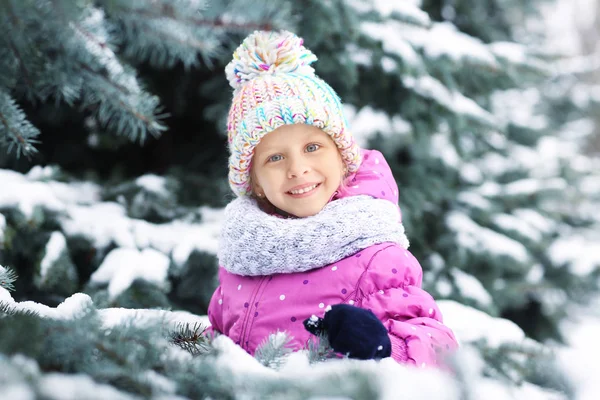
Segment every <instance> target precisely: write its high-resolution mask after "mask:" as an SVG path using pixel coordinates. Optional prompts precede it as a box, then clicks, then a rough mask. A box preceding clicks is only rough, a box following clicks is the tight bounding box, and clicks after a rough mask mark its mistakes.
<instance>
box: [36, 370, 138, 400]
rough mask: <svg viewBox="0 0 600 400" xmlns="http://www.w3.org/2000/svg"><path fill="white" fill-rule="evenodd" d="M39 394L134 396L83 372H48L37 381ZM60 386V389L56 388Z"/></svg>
mask: <svg viewBox="0 0 600 400" xmlns="http://www.w3.org/2000/svg"><path fill="white" fill-rule="evenodd" d="M38 388H39V391H40V395H41V396H42V397H43V398H45V399H48V400H80V399H83V398H88V399H89V398H90V397H88V396H90V394H91V393H93V394H94V395H93V396H94V398H95V399H111V400H132V399H134V398H135V397H134V396H131V395H129V394H126V393H124V392H121V391H119V390H117V389H115V388H114V387H113V386H110V385H106V384H102V383H98V382H95V381H94V380H93V379H92V378H91V377H89V376H87V375H84V374H75V375H73V374H62V373H57V372H54V373H48V374H46V375H44V376H43V377H41V379H40V382H39V386H38ZM57 388H60V390H57Z"/></svg>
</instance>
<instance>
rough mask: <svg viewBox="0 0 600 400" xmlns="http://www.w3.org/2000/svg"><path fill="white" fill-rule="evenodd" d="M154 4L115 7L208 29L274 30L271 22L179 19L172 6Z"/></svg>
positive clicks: (127, 11)
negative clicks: (156, 5) (136, 6)
mask: <svg viewBox="0 0 600 400" xmlns="http://www.w3.org/2000/svg"><path fill="white" fill-rule="evenodd" d="M152 3H153V4H149V7H146V8H127V7H118V6H116V7H114V9H120V11H122V12H123V13H125V14H136V15H139V16H141V17H145V18H152V19H163V18H165V17H168V18H170V19H172V20H176V21H178V22H184V23H188V24H191V25H196V26H201V27H207V28H232V29H236V30H242V31H253V30H266V31H269V30H272V29H273V26H272V25H271V24H270V23H269V22H265V23H264V24H260V23H252V22H250V23H234V22H225V21H223V19H222V18H217V19H214V20H212V19H206V18H183V19H177V17H176V15H175V11H174V9H173V7H172V6H171V5H170V4H162V6H161V7H160V8H157V7H154V8H153V9H151V6H154V4H155V3H154V2H152Z"/></svg>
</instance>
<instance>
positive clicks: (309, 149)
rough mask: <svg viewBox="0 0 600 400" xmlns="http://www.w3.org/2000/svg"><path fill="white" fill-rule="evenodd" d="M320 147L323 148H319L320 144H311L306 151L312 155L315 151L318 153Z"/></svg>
mask: <svg viewBox="0 0 600 400" xmlns="http://www.w3.org/2000/svg"><path fill="white" fill-rule="evenodd" d="M319 147H321V146H319V145H318V144H314V143H313V144H309V145H308V146H306V151H308V152H309V153H312V152H313V151H317V150H318V149H319Z"/></svg>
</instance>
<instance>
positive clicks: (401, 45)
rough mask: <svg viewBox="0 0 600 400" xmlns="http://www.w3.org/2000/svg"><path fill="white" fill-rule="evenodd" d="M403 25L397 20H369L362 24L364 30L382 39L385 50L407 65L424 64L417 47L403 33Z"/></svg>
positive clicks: (373, 37) (371, 36) (379, 39)
mask: <svg viewBox="0 0 600 400" xmlns="http://www.w3.org/2000/svg"><path fill="white" fill-rule="evenodd" d="M402 29H403V25H402V24H401V23H399V22H397V21H387V22H385V23H380V22H368V21H365V22H363V23H362V24H361V30H362V32H363V33H364V34H365V35H367V36H369V37H370V38H372V39H374V40H378V41H381V43H382V45H383V50H384V51H385V52H387V53H389V54H393V55H395V56H397V57H399V58H400V59H402V60H403V61H404V62H405V63H406V64H407V65H410V66H413V67H419V66H421V64H422V61H421V58H420V56H419V55H418V54H417V52H416V51H415V49H414V48H413V47H412V46H411V45H410V43H408V42H407V41H406V40H405V39H404V38H403V37H402V35H401V32H402Z"/></svg>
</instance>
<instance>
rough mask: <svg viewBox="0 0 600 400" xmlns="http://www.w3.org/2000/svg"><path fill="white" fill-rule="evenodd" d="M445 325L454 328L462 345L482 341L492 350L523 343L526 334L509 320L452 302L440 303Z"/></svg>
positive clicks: (444, 301)
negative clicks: (509, 344)
mask: <svg viewBox="0 0 600 400" xmlns="http://www.w3.org/2000/svg"><path fill="white" fill-rule="evenodd" d="M438 306H439V307H440V310H441V311H442V315H443V316H444V324H445V325H447V326H448V327H450V328H452V330H453V331H454V334H455V335H456V337H457V338H458V339H459V342H460V343H461V344H465V343H475V342H478V341H480V340H483V341H485V342H486V344H487V345H488V346H490V347H492V348H497V347H499V346H501V345H502V344H505V343H521V342H523V341H524V340H525V333H523V330H522V329H521V328H519V326H518V325H517V324H515V323H514V322H512V321H509V320H507V319H502V318H494V317H492V316H490V315H489V314H486V313H484V312H483V311H479V310H477V309H475V308H472V307H468V306H465V305H463V304H460V303H457V302H455V301H450V300H441V301H438Z"/></svg>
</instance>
